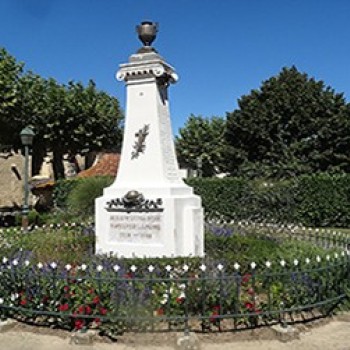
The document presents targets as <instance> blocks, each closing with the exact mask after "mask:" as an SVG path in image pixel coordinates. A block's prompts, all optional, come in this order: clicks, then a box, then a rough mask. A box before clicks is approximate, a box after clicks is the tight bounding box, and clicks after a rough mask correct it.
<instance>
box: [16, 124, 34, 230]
mask: <svg viewBox="0 0 350 350" xmlns="http://www.w3.org/2000/svg"><path fill="white" fill-rule="evenodd" d="M20 136H21V142H22V145H23V146H24V203H23V208H22V228H23V229H24V230H25V231H27V229H28V213H29V206H28V197H29V184H28V173H29V147H30V146H31V145H32V144H33V138H34V136H35V134H34V131H33V130H32V128H30V127H28V126H27V127H25V128H24V129H23V130H22V131H21V133H20Z"/></svg>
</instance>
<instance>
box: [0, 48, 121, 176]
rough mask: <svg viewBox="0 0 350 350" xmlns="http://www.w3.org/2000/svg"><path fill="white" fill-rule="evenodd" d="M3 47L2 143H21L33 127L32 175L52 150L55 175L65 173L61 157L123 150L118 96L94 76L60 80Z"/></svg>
mask: <svg viewBox="0 0 350 350" xmlns="http://www.w3.org/2000/svg"><path fill="white" fill-rule="evenodd" d="M22 68H23V65H22V64H19V63H17V62H16V60H15V59H14V58H13V57H12V56H10V55H9V54H7V52H6V51H5V50H4V49H1V50H0V123H1V128H0V145H1V144H2V145H4V144H7V145H11V147H12V148H14V149H19V148H21V143H20V138H19V133H20V131H21V130H22V128H24V127H25V126H28V125H30V126H32V127H33V128H34V131H35V134H36V136H35V138H34V143H33V167H32V168H33V174H37V173H38V172H39V170H40V165H41V164H42V160H43V157H44V156H45V155H46V154H47V152H52V154H53V170H54V174H55V178H60V177H64V167H63V156H64V155H68V156H74V155H76V154H78V153H80V154H86V153H87V152H91V151H99V150H103V149H111V148H114V149H117V150H119V149H120V146H121V140H122V131H121V129H122V122H123V115H122V113H121V111H120V107H119V102H118V100H117V99H116V98H115V97H112V96H110V95H108V94H107V93H105V92H103V91H100V90H98V89H97V88H96V85H95V83H94V82H93V81H92V80H91V81H90V82H89V83H88V85H87V86H86V87H85V86H83V85H82V84H81V83H75V82H73V81H71V82H69V83H68V85H63V84H60V83H58V82H57V81H56V80H55V79H53V78H50V79H43V78H42V77H40V76H39V75H36V74H34V73H32V72H26V73H25V74H23V69H22Z"/></svg>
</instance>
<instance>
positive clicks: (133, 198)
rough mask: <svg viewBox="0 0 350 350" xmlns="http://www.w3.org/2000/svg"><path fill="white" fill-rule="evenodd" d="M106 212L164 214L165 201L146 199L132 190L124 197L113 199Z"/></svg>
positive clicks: (108, 203)
mask: <svg viewBox="0 0 350 350" xmlns="http://www.w3.org/2000/svg"><path fill="white" fill-rule="evenodd" d="M106 204H107V207H106V210H107V211H109V212H126V213H132V212H133V213H142V212H146V213H151V212H162V211H163V210H164V208H161V205H163V201H162V199H161V198H157V199H155V200H150V199H145V197H144V196H143V194H142V193H140V192H138V191H135V190H132V191H129V192H128V193H127V194H126V195H125V196H124V197H122V198H116V199H112V200H110V201H109V202H107V203H106Z"/></svg>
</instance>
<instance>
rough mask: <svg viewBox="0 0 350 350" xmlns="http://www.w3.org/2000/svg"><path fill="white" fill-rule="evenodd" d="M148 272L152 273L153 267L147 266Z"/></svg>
mask: <svg viewBox="0 0 350 350" xmlns="http://www.w3.org/2000/svg"><path fill="white" fill-rule="evenodd" d="M148 271H149V272H150V273H152V272H153V271H154V266H153V265H150V266H148Z"/></svg>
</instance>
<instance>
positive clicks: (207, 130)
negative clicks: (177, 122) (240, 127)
mask: <svg viewBox="0 0 350 350" xmlns="http://www.w3.org/2000/svg"><path fill="white" fill-rule="evenodd" d="M225 128H226V121H225V120H224V119H223V118H218V117H212V118H203V117H202V116H195V115H191V116H190V117H189V118H188V120H187V122H186V124H185V126H184V127H183V128H181V129H180V130H179V136H177V137H176V139H175V144H176V152H177V157H178V160H179V163H180V165H181V166H182V167H184V168H189V169H193V170H199V171H200V172H201V175H202V176H205V177H207V176H213V175H215V174H218V173H220V172H222V169H223V168H224V161H223V150H224V133H225Z"/></svg>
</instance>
